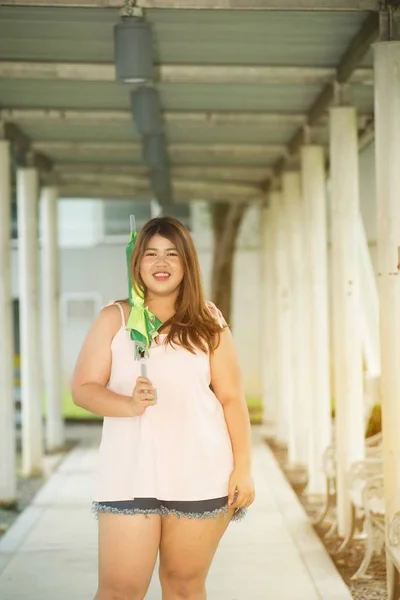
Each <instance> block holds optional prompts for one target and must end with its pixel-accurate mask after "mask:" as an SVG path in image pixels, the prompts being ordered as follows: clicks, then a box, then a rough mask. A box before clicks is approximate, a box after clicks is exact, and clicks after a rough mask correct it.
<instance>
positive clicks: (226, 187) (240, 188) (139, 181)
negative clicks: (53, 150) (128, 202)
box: [57, 173, 262, 198]
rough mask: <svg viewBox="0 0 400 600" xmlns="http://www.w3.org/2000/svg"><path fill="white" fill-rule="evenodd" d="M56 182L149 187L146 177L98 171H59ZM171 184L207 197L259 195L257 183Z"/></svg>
mask: <svg viewBox="0 0 400 600" xmlns="http://www.w3.org/2000/svg"><path fill="white" fill-rule="evenodd" d="M57 179H58V182H59V184H60V185H63V184H70V185H80V184H83V185H98V184H101V185H103V184H104V185H105V186H106V187H107V186H108V187H112V186H115V187H117V188H119V189H123V188H124V187H127V188H129V189H135V190H137V191H142V190H143V191H147V190H148V189H149V180H148V177H143V176H142V177H141V176H132V175H109V174H104V173H103V174H100V173H59V174H58V177H57ZM172 186H173V189H174V191H177V192H182V193H185V194H187V193H188V192H189V193H190V194H192V193H193V194H198V193H201V194H206V195H207V197H210V196H212V197H214V196H215V198H222V197H223V198H227V197H230V196H232V197H240V198H250V197H251V198H252V197H258V196H260V195H261V193H262V192H261V189H260V187H259V186H257V185H250V184H243V183H221V182H214V181H209V182H207V181H192V180H182V179H175V178H174V179H173V180H172Z"/></svg>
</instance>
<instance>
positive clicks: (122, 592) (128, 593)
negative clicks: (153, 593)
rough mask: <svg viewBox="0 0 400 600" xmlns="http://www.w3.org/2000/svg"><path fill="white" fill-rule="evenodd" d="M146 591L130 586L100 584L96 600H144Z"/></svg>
mask: <svg viewBox="0 0 400 600" xmlns="http://www.w3.org/2000/svg"><path fill="white" fill-rule="evenodd" d="M145 594H146V589H144V588H143V586H140V585H135V584H128V585H124V584H121V585H118V584H100V585H99V588H98V590H97V593H96V595H95V597H94V600H143V598H144V597H145Z"/></svg>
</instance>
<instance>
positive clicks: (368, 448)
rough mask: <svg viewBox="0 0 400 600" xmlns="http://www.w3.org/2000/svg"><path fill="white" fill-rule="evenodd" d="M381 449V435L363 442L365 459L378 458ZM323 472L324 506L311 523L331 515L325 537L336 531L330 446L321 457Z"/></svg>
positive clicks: (333, 450) (333, 456) (333, 464)
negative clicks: (324, 487)
mask: <svg viewBox="0 0 400 600" xmlns="http://www.w3.org/2000/svg"><path fill="white" fill-rule="evenodd" d="M381 448H382V434H381V433H378V434H376V435H374V436H371V437H369V438H367V439H366V440H365V456H366V459H367V460H368V459H370V458H371V459H375V458H379V457H380V454H381ZM323 471H324V474H325V479H326V496H325V504H324V507H323V509H322V511H321V513H320V515H319V516H318V517H317V518H316V519H315V520H314V521H313V522H314V524H315V525H319V524H320V523H322V522H323V521H324V520H325V518H326V517H327V516H328V514H331V515H332V525H331V527H330V529H329V531H328V532H327V533H326V535H325V537H326V538H328V537H330V536H332V535H333V533H334V532H335V530H336V526H337V523H336V515H335V512H336V448H335V445H334V444H332V445H330V446H328V447H327V449H326V450H325V452H324V455H323Z"/></svg>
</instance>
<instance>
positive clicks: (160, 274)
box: [154, 273, 169, 281]
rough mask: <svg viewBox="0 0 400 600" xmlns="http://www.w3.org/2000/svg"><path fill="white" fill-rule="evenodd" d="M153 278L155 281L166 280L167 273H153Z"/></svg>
mask: <svg viewBox="0 0 400 600" xmlns="http://www.w3.org/2000/svg"><path fill="white" fill-rule="evenodd" d="M154 277H155V279H160V280H161V281H164V280H165V279H168V277H169V273H154Z"/></svg>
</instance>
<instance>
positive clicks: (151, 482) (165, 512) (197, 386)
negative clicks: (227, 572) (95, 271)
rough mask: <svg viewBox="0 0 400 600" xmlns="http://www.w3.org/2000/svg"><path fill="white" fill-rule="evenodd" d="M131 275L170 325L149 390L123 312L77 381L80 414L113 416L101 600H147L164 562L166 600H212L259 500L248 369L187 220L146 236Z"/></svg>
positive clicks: (101, 502)
mask: <svg viewBox="0 0 400 600" xmlns="http://www.w3.org/2000/svg"><path fill="white" fill-rule="evenodd" d="M131 270H132V280H133V281H134V282H135V283H136V285H137V286H138V287H139V288H140V289H141V290H142V291H143V293H144V298H145V305H146V306H147V307H148V309H149V310H150V311H151V312H152V313H153V314H154V315H156V316H157V317H158V318H159V319H160V320H161V322H162V323H163V325H162V328H161V329H160V334H159V336H158V338H156V339H155V340H154V342H153V344H152V346H151V349H150V353H149V354H150V356H149V358H148V360H147V366H148V379H147V378H143V377H141V376H140V366H139V363H138V361H135V360H134V352H133V347H132V344H133V342H132V341H131V339H130V336H129V332H128V331H127V330H126V328H125V324H126V321H127V318H128V315H129V309H130V307H129V302H128V301H122V302H118V303H113V304H111V305H108V306H107V307H106V308H104V309H103V310H102V311H101V313H100V315H99V316H98V318H97V320H96V321H95V323H94V324H93V326H92V328H91V330H90V332H89V334H88V336H87V338H86V340H85V342H84V345H83V348H82V350H81V353H80V356H79V358H78V362H77V365H76V369H75V374H74V381H73V397H74V402H75V404H77V405H78V406H81V407H82V408H84V409H86V410H89V411H91V412H93V413H95V414H97V415H101V416H103V417H104V424H103V434H102V440H101V445H100V450H99V468H98V474H97V485H96V497H95V502H94V504H93V508H94V511H95V512H96V514H97V515H98V519H99V587H98V591H97V594H96V596H95V600H116V599H120V600H122V599H124V600H142V599H143V598H144V597H145V595H146V592H147V589H148V586H149V583H150V580H151V577H152V573H153V570H154V566H155V562H156V558H157V554H158V551H159V552H160V569H159V576H160V582H161V586H162V597H163V600H178V599H179V600H180V599H188V600H205V599H206V590H205V581H206V576H207V573H208V570H209V568H210V565H211V561H212V559H213V556H214V554H215V552H216V550H217V547H218V544H219V541H220V539H221V537H222V535H223V534H224V532H225V530H226V528H227V526H228V524H229V522H230V521H231V520H234V519H237V518H239V517H240V516H242V515H243V513H244V511H245V510H246V507H248V506H249V505H250V504H251V503H252V502H253V500H254V485H253V480H252V476H251V440H250V424H249V417H248V411H247V407H246V403H245V400H244V395H243V389H242V382H241V376H240V370H239V366H238V359H237V355H236V351H235V347H234V343H233V339H232V335H231V333H230V331H229V329H228V327H227V326H226V323H225V322H224V320H223V317H222V315H221V313H220V312H219V310H218V309H217V308H216V307H215V306H214V305H213V304H211V303H206V302H205V301H204V298H203V292H202V287H201V281H200V270H199V264H198V258H197V254H196V250H195V247H194V244H193V241H192V239H191V236H190V233H189V232H188V230H187V229H186V228H185V227H184V226H183V225H182V224H181V223H180V222H179V221H176V220H175V219H172V218H169V217H165V218H157V219H152V220H151V221H149V222H148V223H147V224H146V225H145V226H144V227H143V229H142V230H141V231H140V233H139V235H138V237H137V240H136V243H135V247H134V250H133V253H132V260H131ZM132 390H133V391H132ZM177 517H179V518H177Z"/></svg>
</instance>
